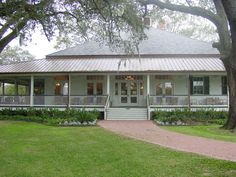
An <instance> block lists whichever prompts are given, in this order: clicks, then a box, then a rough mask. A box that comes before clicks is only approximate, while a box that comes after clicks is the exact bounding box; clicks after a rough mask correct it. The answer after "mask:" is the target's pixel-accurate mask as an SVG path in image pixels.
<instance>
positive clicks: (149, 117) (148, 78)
mask: <svg viewBox="0 0 236 177" xmlns="http://www.w3.org/2000/svg"><path fill="white" fill-rule="evenodd" d="M149 95H150V75H147V99H148V96H149ZM148 101H149V100H147V114H148V115H147V118H148V120H150V119H151V115H150V108H149V103H148Z"/></svg>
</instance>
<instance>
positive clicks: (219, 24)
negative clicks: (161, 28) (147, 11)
mask: <svg viewBox="0 0 236 177" xmlns="http://www.w3.org/2000/svg"><path fill="white" fill-rule="evenodd" d="M139 2H140V3H141V4H142V5H144V6H147V5H150V4H152V5H156V6H158V7H159V8H161V9H168V10H172V11H178V12H183V13H187V14H192V15H196V16H200V17H203V18H206V19H208V20H209V21H211V22H212V23H213V24H214V25H215V26H216V28H217V31H218V34H219V42H217V43H214V44H213V46H214V47H216V48H217V49H218V50H219V52H220V55H221V57H220V59H221V60H222V62H223V63H224V66H225V69H226V72H227V78H228V87H229V103H230V104H229V118H228V120H227V122H226V124H225V125H224V128H226V129H234V128H235V127H236V1H235V0H200V1H192V0H185V2H184V1H178V0H173V1H172V3H171V2H170V1H161V0H139ZM228 27H230V28H228Z"/></svg>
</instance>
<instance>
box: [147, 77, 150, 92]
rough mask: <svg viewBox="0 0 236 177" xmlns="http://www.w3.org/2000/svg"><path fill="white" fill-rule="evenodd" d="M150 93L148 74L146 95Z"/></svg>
mask: <svg viewBox="0 0 236 177" xmlns="http://www.w3.org/2000/svg"><path fill="white" fill-rule="evenodd" d="M149 94H150V75H147V96H148V95H149Z"/></svg>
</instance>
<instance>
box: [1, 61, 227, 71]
mask: <svg viewBox="0 0 236 177" xmlns="http://www.w3.org/2000/svg"><path fill="white" fill-rule="evenodd" d="M117 71H120V72H224V71H225V68H224V66H223V63H222V61H221V60H220V59H219V58H217V57H166V58H163V57H161V58H157V57H156V58H155V57H149V58H138V57H137V58H131V59H126V60H124V59H120V58H112V57H111V58H107V57H104V58H80V59H78V58H58V59H56V58H55V59H41V60H34V61H30V62H22V63H16V64H10V65H1V66H0V73H5V74H7V73H8V74H10V73H47V72H50V73H57V72H85V73H86V72H117Z"/></svg>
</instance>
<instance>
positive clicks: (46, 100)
mask: <svg viewBox="0 0 236 177" xmlns="http://www.w3.org/2000/svg"><path fill="white" fill-rule="evenodd" d="M33 98H34V104H33V105H35V106H67V105H68V103H69V102H68V101H69V98H68V96H53V95H40V96H34V97H33Z"/></svg>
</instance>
